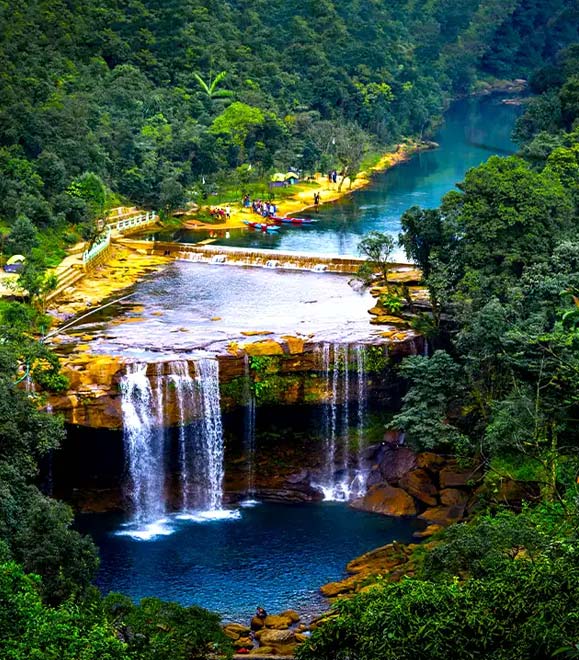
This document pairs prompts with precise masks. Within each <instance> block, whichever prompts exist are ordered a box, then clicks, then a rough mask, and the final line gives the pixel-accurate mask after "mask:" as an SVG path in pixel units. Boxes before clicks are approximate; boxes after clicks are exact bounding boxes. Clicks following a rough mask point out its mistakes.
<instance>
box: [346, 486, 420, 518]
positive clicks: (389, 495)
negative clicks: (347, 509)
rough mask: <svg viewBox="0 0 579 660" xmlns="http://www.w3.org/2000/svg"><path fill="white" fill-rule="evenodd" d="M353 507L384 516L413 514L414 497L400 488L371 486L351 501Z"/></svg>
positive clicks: (414, 507)
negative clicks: (362, 494)
mask: <svg viewBox="0 0 579 660" xmlns="http://www.w3.org/2000/svg"><path fill="white" fill-rule="evenodd" d="M351 506H352V507H353V508H354V509H360V510H362V511H371V512H373V513H381V514H383V515H385V516H395V517H400V516H415V515H416V504H415V502H414V499H413V498H412V497H411V496H410V495H409V494H408V493H407V492H406V491H405V490H402V488H395V487H394V486H387V485H386V486H380V485H378V486H372V487H371V488H370V489H369V490H368V492H367V493H366V495H364V497H361V498H359V499H357V500H354V501H353V502H352V503H351Z"/></svg>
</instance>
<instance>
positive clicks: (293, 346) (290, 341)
mask: <svg viewBox="0 0 579 660" xmlns="http://www.w3.org/2000/svg"><path fill="white" fill-rule="evenodd" d="M282 339H283V340H284V341H285V343H286V344H287V347H288V351H289V353H290V355H295V354H299V353H303V352H304V340H303V339H300V338H299V337H292V336H289V335H284V336H283V337H282Z"/></svg>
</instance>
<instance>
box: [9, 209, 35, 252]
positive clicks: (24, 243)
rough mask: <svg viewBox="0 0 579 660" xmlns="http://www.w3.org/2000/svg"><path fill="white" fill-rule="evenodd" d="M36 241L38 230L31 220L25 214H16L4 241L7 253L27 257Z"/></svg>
mask: <svg viewBox="0 0 579 660" xmlns="http://www.w3.org/2000/svg"><path fill="white" fill-rule="evenodd" d="M38 242H39V241H38V230H37V229H36V227H35V226H34V225H33V224H32V221H31V220H30V219H29V218H27V217H26V216H25V215H20V216H18V218H17V220H16V222H15V223H14V226H13V227H12V230H11V231H10V235H9V236H8V240H7V242H6V243H7V248H8V251H9V253H10V254H23V255H25V256H27V257H28V256H30V254H31V252H32V250H33V249H34V248H35V247H38Z"/></svg>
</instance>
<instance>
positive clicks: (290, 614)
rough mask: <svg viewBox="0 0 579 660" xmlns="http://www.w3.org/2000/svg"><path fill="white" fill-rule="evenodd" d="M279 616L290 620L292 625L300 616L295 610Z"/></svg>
mask: <svg viewBox="0 0 579 660" xmlns="http://www.w3.org/2000/svg"><path fill="white" fill-rule="evenodd" d="M280 616H284V617H286V618H287V619H291V622H292V623H297V622H298V621H299V620H300V618H301V617H300V615H299V614H298V613H297V612H296V611H295V610H286V611H285V612H282V613H281V614H280Z"/></svg>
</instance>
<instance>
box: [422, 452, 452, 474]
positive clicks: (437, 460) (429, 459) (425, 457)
mask: <svg viewBox="0 0 579 660" xmlns="http://www.w3.org/2000/svg"><path fill="white" fill-rule="evenodd" d="M445 463H446V459H444V458H443V457H442V456H439V455H438V454H434V453H432V452H429V451H423V452H420V454H416V465H417V466H418V467H419V468H424V469H425V470H430V471H431V472H437V471H438V470H440V468H441V467H442V466H443V465H444V464H445Z"/></svg>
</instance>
